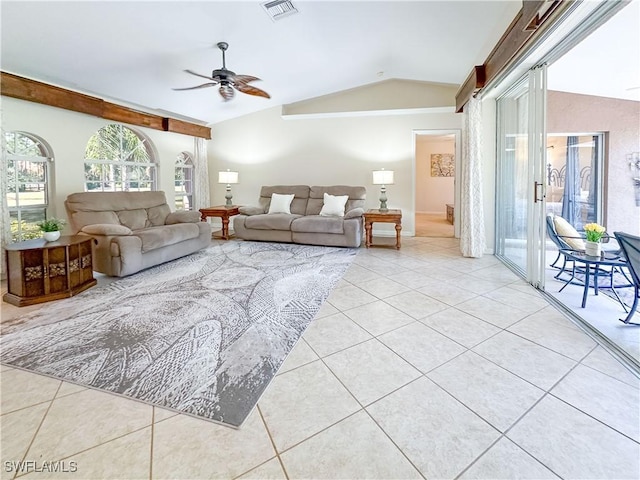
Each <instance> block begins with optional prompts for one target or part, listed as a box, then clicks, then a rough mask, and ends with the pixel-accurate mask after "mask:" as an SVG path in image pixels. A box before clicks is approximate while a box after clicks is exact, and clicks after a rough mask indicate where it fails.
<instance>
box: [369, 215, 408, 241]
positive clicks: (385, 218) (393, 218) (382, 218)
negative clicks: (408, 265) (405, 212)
mask: <svg viewBox="0 0 640 480" xmlns="http://www.w3.org/2000/svg"><path fill="white" fill-rule="evenodd" d="M374 222H384V223H395V224H396V249H398V250H400V231H401V230H402V210H391V209H390V210H387V211H385V212H382V211H380V210H379V209H370V210H367V211H366V212H365V213H364V230H365V243H366V246H367V248H369V247H371V246H375V245H373V232H372V227H373V223H374Z"/></svg>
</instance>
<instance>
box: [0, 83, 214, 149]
mask: <svg viewBox="0 0 640 480" xmlns="http://www.w3.org/2000/svg"><path fill="white" fill-rule="evenodd" d="M0 93H1V94H2V95H4V96H7V97H12V98H17V99H19V100H26V101H28V102H36V103H41V104H43V105H48V106H51V107H56V108H63V109H65V110H72V111H74V112H80V113H85V114H87V115H93V116H94V117H100V118H104V119H105V120H113V121H116V122H122V123H127V124H130V125H137V126H140V127H147V128H152V129H154V130H161V131H165V132H174V133H180V134H183V135H190V136H193V137H200V138H206V139H207V140H210V139H211V129H210V128H209V127H206V126H204V125H198V124H195V123H189V122H185V121H183V120H177V119H174V118H168V117H161V116H159V115H153V114H150V113H145V112H139V111H137V110H133V109H132V108H129V107H124V106H122V105H117V104H115V103H111V102H107V101H105V100H102V99H101V98H96V97H91V96H89V95H84V94H82V93H78V92H74V91H72V90H66V89H64V88H60V87H56V86H53V85H49V84H46V83H42V82H38V81H35V80H30V79H28V78H24V77H19V76H18V75H13V74H11V73H6V72H0Z"/></svg>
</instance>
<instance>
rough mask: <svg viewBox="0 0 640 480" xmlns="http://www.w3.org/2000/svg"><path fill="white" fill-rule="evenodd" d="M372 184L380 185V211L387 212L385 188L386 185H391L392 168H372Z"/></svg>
mask: <svg viewBox="0 0 640 480" xmlns="http://www.w3.org/2000/svg"><path fill="white" fill-rule="evenodd" d="M373 184H374V185H382V187H381V188H380V211H381V212H387V211H389V209H388V208H387V189H386V185H393V170H385V169H384V168H383V169H382V170H374V171H373Z"/></svg>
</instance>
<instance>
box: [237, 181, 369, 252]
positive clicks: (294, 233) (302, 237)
mask: <svg viewBox="0 0 640 480" xmlns="http://www.w3.org/2000/svg"><path fill="white" fill-rule="evenodd" d="M274 193H277V194H294V195H295V196H294V198H293V201H292V202H291V206H290V209H291V213H290V214H287V213H271V214H269V213H267V212H268V211H269V205H270V203H271V196H272V194H274ZM325 193H327V194H329V195H334V196H342V195H348V196H349V198H348V200H347V202H346V205H345V209H344V216H321V215H320V211H321V210H322V207H323V204H324V194H325ZM366 194H367V191H366V189H365V188H364V187H350V186H343V185H336V186H328V187H317V186H314V187H309V186H307V185H277V186H264V187H262V189H261V191H260V199H259V206H256V207H241V208H240V215H238V216H236V217H234V220H233V229H234V231H235V234H236V237H239V238H242V239H244V240H262V241H271V242H290V243H304V244H309V245H328V246H334V247H359V246H360V244H361V243H362V238H363V214H364V206H365V200H366Z"/></svg>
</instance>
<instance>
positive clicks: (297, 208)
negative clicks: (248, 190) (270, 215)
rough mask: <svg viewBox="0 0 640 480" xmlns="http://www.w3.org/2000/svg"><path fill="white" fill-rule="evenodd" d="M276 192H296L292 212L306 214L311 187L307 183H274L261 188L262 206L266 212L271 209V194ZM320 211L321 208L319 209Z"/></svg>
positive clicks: (260, 200)
mask: <svg viewBox="0 0 640 480" xmlns="http://www.w3.org/2000/svg"><path fill="white" fill-rule="evenodd" d="M274 193H280V194H291V193H293V194H294V197H293V201H292V202H291V213H293V214H295V215H304V214H305V212H306V210H307V200H308V199H309V187H308V186H307V185H273V186H264V187H262V188H261V189H260V199H259V202H260V206H261V207H263V208H264V211H265V212H268V211H269V204H270V203H271V195H273V194H274ZM318 211H319V210H318Z"/></svg>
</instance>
